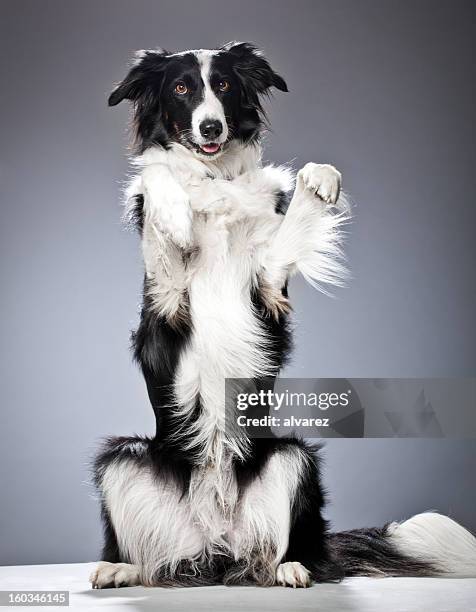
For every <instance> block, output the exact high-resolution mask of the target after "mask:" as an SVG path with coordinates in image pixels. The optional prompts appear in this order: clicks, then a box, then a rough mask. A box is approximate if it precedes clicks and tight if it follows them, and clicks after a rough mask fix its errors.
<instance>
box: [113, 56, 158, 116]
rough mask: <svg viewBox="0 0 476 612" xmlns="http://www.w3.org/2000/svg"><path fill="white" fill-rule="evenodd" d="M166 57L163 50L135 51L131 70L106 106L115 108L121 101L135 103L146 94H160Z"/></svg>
mask: <svg viewBox="0 0 476 612" xmlns="http://www.w3.org/2000/svg"><path fill="white" fill-rule="evenodd" d="M168 55H169V54H168V52H167V51H165V50H164V49H151V50H143V51H137V53H136V54H135V60H134V63H133V65H132V68H131V69H130V70H129V72H128V74H127V75H126V77H125V79H124V80H123V81H121V82H120V83H119V85H118V86H117V87H116V88H115V89H114V91H113V92H112V93H111V95H110V96H109V99H108V105H109V106H116V104H119V102H122V101H123V100H131V101H132V102H135V101H137V100H138V99H139V98H140V97H141V96H143V95H144V94H147V93H148V92H150V93H153V92H160V89H161V88H162V82H163V78H164V75H165V68H166V65H167V56H168Z"/></svg>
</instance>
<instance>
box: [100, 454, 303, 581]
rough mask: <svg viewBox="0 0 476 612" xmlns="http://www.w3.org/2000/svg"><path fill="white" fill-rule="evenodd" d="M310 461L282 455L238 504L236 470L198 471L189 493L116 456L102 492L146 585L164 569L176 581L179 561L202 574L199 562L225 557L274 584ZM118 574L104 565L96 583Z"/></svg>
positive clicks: (124, 547) (122, 543)
mask: <svg viewBox="0 0 476 612" xmlns="http://www.w3.org/2000/svg"><path fill="white" fill-rule="evenodd" d="M306 460H307V459H306V457H305V455H304V454H303V453H302V451H301V450H300V449H299V448H294V447H292V448H290V449H287V450H283V451H280V452H278V453H276V454H275V455H273V456H272V457H271V458H270V459H269V461H268V463H267V464H266V466H265V468H264V470H263V473H262V475H261V478H259V479H256V480H255V481H254V482H253V483H252V484H251V486H250V487H248V489H247V490H246V492H245V495H244V496H243V497H241V498H240V499H239V498H238V489H237V484H236V481H235V480H234V478H233V470H232V469H231V466H230V465H222V466H221V467H222V468H225V469H220V470H218V469H211V468H210V466H204V467H203V468H196V469H195V470H194V471H193V472H192V477H191V484H190V488H189V492H188V495H186V496H183V495H182V493H181V491H179V490H178V488H176V487H175V485H174V484H173V483H170V482H166V481H162V480H161V479H160V477H156V476H155V475H153V473H152V471H151V470H150V468H148V467H147V466H144V465H143V464H142V463H138V462H136V461H135V460H134V459H131V458H124V459H121V458H119V459H116V460H115V461H114V462H113V463H111V464H110V465H109V466H108V467H107V468H106V470H105V473H104V475H103V478H102V482H101V490H102V495H103V500H104V503H105V504H106V507H107V509H108V512H109V514H110V517H111V520H112V523H113V525H114V527H115V530H116V533H117V537H118V543H119V547H120V549H121V551H122V553H123V555H124V556H125V557H126V558H127V559H128V561H129V562H130V563H131V564H132V565H133V566H136V570H135V571H132V570H131V571H130V572H129V577H130V580H131V581H132V580H133V579H134V578H135V576H136V575H137V571H138V572H139V578H140V583H141V584H144V585H153V584H154V581H155V580H156V577H157V573H158V572H160V575H161V577H163V578H173V577H174V576H175V575H176V572H177V570H178V566H179V563H180V562H181V561H189V562H190V567H189V571H192V572H193V571H196V572H199V571H200V563H201V562H203V561H205V560H206V559H207V558H210V556H212V555H213V554H217V553H218V554H223V553H226V554H229V555H230V556H231V557H233V558H234V559H236V560H237V561H238V560H241V561H244V562H245V563H244V564H241V566H240V567H241V568H242V569H243V570H244V571H250V570H252V569H253V563H259V571H260V572H264V573H265V580H267V583H268V584H272V583H273V582H274V580H275V575H276V571H277V568H278V565H279V562H280V560H281V558H282V557H283V555H284V554H285V552H286V549H287V545H288V537H289V529H290V513H291V507H292V504H293V502H294V497H295V493H296V489H297V486H298V484H299V482H300V479H301V476H302V473H303V470H304V469H305V467H306ZM223 478H225V479H226V480H225V481H224V480H223ZM117 569H118V568H117ZM114 573H115V572H114V568H111V567H109V565H107V566H104V567H101V568H98V571H97V572H96V573H95V576H94V580H93V582H94V583H96V584H97V585H98V586H99V587H101V586H106V584H107V583H108V582H111V580H112V577H113V576H114ZM261 576H263V574H261ZM235 577H237V576H235ZM122 578H123V579H124V581H127V580H126V577H125V576H124V574H122ZM261 579H263V578H261ZM131 584H132V582H131Z"/></svg>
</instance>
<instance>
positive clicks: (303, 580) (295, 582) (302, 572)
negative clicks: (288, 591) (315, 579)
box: [276, 561, 312, 589]
mask: <svg viewBox="0 0 476 612" xmlns="http://www.w3.org/2000/svg"><path fill="white" fill-rule="evenodd" d="M276 582H277V583H278V584H280V585H281V586H289V587H293V588H294V589H296V588H307V587H309V586H311V583H312V580H311V572H310V571H309V570H308V569H306V568H305V567H304V565H302V563H299V561H288V562H286V563H281V565H280V566H279V567H278V569H277V571H276Z"/></svg>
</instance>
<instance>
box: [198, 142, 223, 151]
mask: <svg viewBox="0 0 476 612" xmlns="http://www.w3.org/2000/svg"><path fill="white" fill-rule="evenodd" d="M200 148H201V149H202V151H205V153H216V152H217V151H218V149H219V148H220V145H219V144H216V143H215V142H212V143H210V144H206V145H202V146H201V147H200Z"/></svg>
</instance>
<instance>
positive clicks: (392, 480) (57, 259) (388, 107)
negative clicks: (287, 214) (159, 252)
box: [0, 0, 476, 564]
mask: <svg viewBox="0 0 476 612" xmlns="http://www.w3.org/2000/svg"><path fill="white" fill-rule="evenodd" d="M473 9H474V3H472V2H457V1H456V2H455V1H453V2H449V1H448V2H437V1H435V0H433V1H418V2H400V1H399V2H396V1H395V2H391V1H386V2H381V1H379V0H375V1H367V0H364V1H363V0H360V1H359V2H354V1H352V0H349V1H342V0H338V1H335V2H330V1H328V2H318V1H316V0H313V1H305V0H294V1H292V2H291V1H289V0H287V1H281V0H274V1H272V0H268V1H262V2H255V1H254V0H239V2H236V1H231V0H229V1H219V0H208V1H197V2H191V1H183V0H173V1H160V0H156V1H144V0H130V1H125V0H101V1H100V2H97V1H95V0H81V1H74V2H73V1H64V0H54V1H50V0H43V1H42V2H38V1H37V0H31V1H25V0H2V2H1V13H2V18H1V26H0V27H1V32H0V46H1V51H0V70H1V74H0V96H1V112H0V124H1V126H0V127H1V132H0V134H1V158H0V193H1V204H2V223H1V232H2V240H1V248H2V253H1V259H0V265H1V268H2V276H1V283H2V284H1V288H2V300H1V307H2V316H1V326H2V330H1V334H2V335H1V338H2V362H1V371H2V382H1V387H0V389H1V416H0V453H1V462H0V466H1V468H0V472H1V476H0V478H1V483H0V485H1V486H0V511H1V516H0V519H1V526H0V528H1V536H0V563H3V564H20V563H52V562H74V561H86V560H93V559H95V558H97V556H98V551H99V548H100V525H99V516H98V505H97V502H96V500H95V499H94V492H93V490H92V488H91V487H90V485H89V484H88V471H87V462H88V460H89V457H90V456H91V455H92V453H93V451H94V448H95V447H96V446H97V443H98V441H99V440H100V438H101V437H103V436H106V435H112V434H122V435H127V434H132V433H151V432H152V431H153V418H152V411H151V409H150V407H149V403H148V399H147V395H146V390H145V386H144V383H143V381H142V379H141V376H140V374H139V372H138V370H137V368H136V367H135V366H134V365H133V364H132V362H131V356H130V353H129V346H128V345H129V331H130V329H132V328H134V326H135V325H136V323H137V319H138V305H139V300H140V286H141V277H142V265H141V258H140V254H139V244H138V240H137V238H136V237H135V236H134V235H132V234H128V233H125V232H124V230H123V228H122V227H121V223H120V215H121V210H120V208H119V197H120V191H121V182H122V181H123V179H124V177H125V175H126V173H127V171H128V166H127V160H126V148H125V147H126V142H127V135H126V121H127V118H128V110H127V108H126V106H124V107H122V106H121V107H118V108H115V109H111V110H109V109H108V108H107V107H106V96H107V94H108V93H109V91H110V89H111V86H112V84H113V83H114V82H115V81H117V80H119V79H120V78H121V77H122V76H123V74H124V72H125V66H126V63H127V62H128V60H129V58H130V55H131V53H132V51H133V50H135V49H137V48H141V47H154V46H157V45H161V46H163V47H165V48H167V49H171V50H181V49H183V48H199V47H209V46H216V45H217V44H221V43H223V42H226V41H228V40H233V39H238V40H250V41H255V42H256V43H258V44H259V45H261V46H262V47H263V48H264V49H265V50H266V53H267V54H268V56H269V57H270V58H271V61H272V64H273V66H274V67H275V69H276V70H277V71H279V72H280V73H282V74H283V75H284V76H285V77H286V79H287V81H288V84H289V89H290V93H288V94H281V93H280V94H279V95H278V94H276V96H275V97H274V101H273V102H272V105H271V106H270V117H271V121H272V125H273V127H274V131H273V132H272V133H270V134H269V136H268V138H267V150H266V157H267V158H268V159H271V160H275V161H277V162H286V161H288V160H290V159H291V160H293V164H294V165H295V167H296V168H299V167H300V166H301V165H303V164H304V163H305V162H307V161H309V160H313V161H318V162H331V163H334V164H335V165H336V166H337V167H338V168H339V169H341V170H342V173H343V176H344V185H345V187H346V189H347V190H348V191H350V192H351V194H352V196H353V198H354V201H355V202H356V206H355V214H356V218H355V222H354V224H353V227H352V231H351V234H350V236H349V241H348V249H347V250H348V254H349V260H350V264H351V268H352V273H353V279H352V281H351V283H350V286H349V288H347V289H345V290H339V291H337V292H336V297H335V298H334V299H329V298H327V297H325V296H323V295H320V294H318V293H316V292H315V291H314V290H313V289H312V288H311V287H309V286H306V285H305V283H304V282H303V281H302V280H301V279H296V280H295V281H294V282H293V283H292V286H291V295H292V300H293V303H294V307H295V313H294V319H295V321H296V327H297V334H296V350H295V352H294V360H293V362H292V363H291V365H290V366H289V367H288V368H287V370H286V375H287V376H293V377H318V376H322V377H439V376H446V377H452V376H474V375H475V365H476V359H475V327H474V312H475V311H476V307H475V275H474V263H475V240H474V229H475V203H474V192H475V190H474V187H475V185H474V182H475V170H474V162H475V155H474V152H475V151H474V144H473V143H474V136H475V134H474V118H473V110H474V108H473V104H474V96H473V91H472V83H474V78H475V75H474V69H473V65H474V58H473V53H474V43H473V41H474V39H475V34H476V32H475V27H474V23H475V19H474V10H473ZM475 472H476V443H475V441H474V440H466V441H455V440H411V439H408V440H395V439H387V440H345V439H334V440H329V441H328V443H327V450H326V467H325V472H324V480H325V484H326V486H327V488H328V489H329V490H330V491H331V493H332V495H331V503H330V505H329V507H328V511H327V512H328V516H329V518H330V519H331V521H332V525H333V527H335V528H338V529H342V528H351V527H358V526H363V525H380V524H382V523H384V522H386V521H388V520H392V519H400V518H404V517H408V516H409V515H411V514H412V513H415V512H418V511H421V510H426V509H438V510H440V511H442V512H446V513H449V514H450V515H451V516H453V517H455V518H456V519H458V520H460V521H461V522H463V523H464V524H466V525H467V526H469V527H471V528H473V529H474V528H476V516H475V512H474V508H475V502H476V494H475V491H476V489H475V477H474V474H475Z"/></svg>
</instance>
